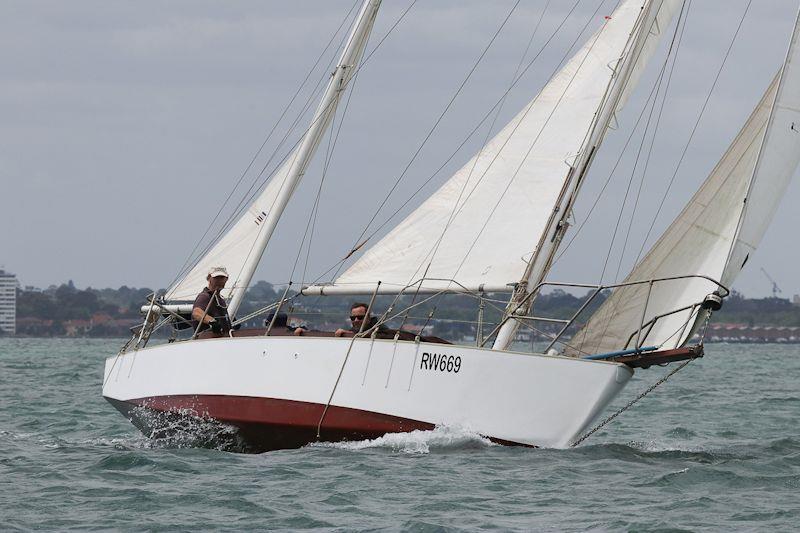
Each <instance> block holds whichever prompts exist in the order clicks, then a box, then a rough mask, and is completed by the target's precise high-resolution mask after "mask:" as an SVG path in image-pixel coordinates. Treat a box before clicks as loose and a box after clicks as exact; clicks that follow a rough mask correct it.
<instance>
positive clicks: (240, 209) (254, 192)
mask: <svg viewBox="0 0 800 533" xmlns="http://www.w3.org/2000/svg"><path fill="white" fill-rule="evenodd" d="M416 3H417V0H412V2H411V3H410V4H409V5H408V7H406V9H405V10H404V11H403V12H402V14H401V15H400V17H398V18H397V20H395V22H394V23H393V24H392V26H391V27H390V28H389V30H387V32H386V34H385V35H384V36H383V37H382V38H381V40H380V41H379V42H378V43H377V44H376V45H375V47H374V48H373V49H372V51H371V52H370V53H369V54H368V55H367V57H366V58H365V59H364V60H362V61H361V62H360V64H359V65H358V66H357V67H356V70H355V73H354V76H355V75H357V74H358V72H360V70H361V69H362V68H363V67H364V66H365V64H366V63H367V61H368V60H369V59H370V58H371V57H372V56H373V54H374V53H375V52H376V51H377V50H378V48H380V46H381V45H382V44H383V42H384V41H385V40H386V39H387V38H388V37H389V35H390V34H391V33H392V32H393V31H394V30H395V29H396V28H397V26H398V25H399V24H400V22H401V21H402V20H403V19H404V18H405V17H406V15H407V14H408V12H409V11H410V10H411V8H412V7H413V6H414V5H415V4H416ZM323 79H324V78H323ZM303 113H305V110H304V111H303ZM323 114H324V113H323ZM298 120H299V117H298V119H296V120H295V123H296V122H297V121H298ZM313 125H314V122H312V123H311V124H310V125H309V126H308V128H307V129H306V130H305V131H304V133H303V136H304V135H305V134H306V133H307V132H308V131H309V130H310V129H311V127H313ZM287 135H288V134H287ZM303 136H301V137H300V139H298V140H297V141H296V142H295V143H294V145H293V146H292V148H291V150H290V151H289V152H288V153H287V154H286V155H284V157H283V158H282V159H281V161H280V162H279V163H278V165H276V166H275V167H274V168H273V169H272V171H270V173H269V174H267V177H266V178H265V179H263V180H262V181H261V185H260V186H259V187H257V188H255V190H253V187H252V186H251V188H250V189H249V190H248V191H247V193H245V198H243V199H242V201H240V202H239V205H238V206H237V208H236V209H235V210H234V212H233V213H232V214H231V215H230V216H229V217H228V220H227V222H226V224H225V225H224V226H223V228H222V229H220V231H219V232H217V235H216V237H215V238H214V239H212V240H211V241H210V242H209V243H208V245H207V246H206V247H205V248H204V250H203V251H202V252H201V253H200V254H199V255H196V259H194V260H193V261H192V266H191V267H189V268H184V269H183V272H181V273H179V274H178V275H177V276H176V277H175V280H177V279H178V278H179V277H180V276H181V275H182V274H184V273H185V272H186V271H187V270H189V269H190V268H193V267H194V265H196V264H197V262H198V261H199V260H200V258H202V257H203V256H204V255H205V254H207V253H208V251H209V250H210V249H211V248H212V247H213V246H214V245H215V244H216V243H217V242H218V240H219V238H220V237H221V236H222V235H223V234H224V233H225V232H226V231H227V230H228V229H229V228H230V226H231V223H232V222H233V221H234V220H235V219H237V220H238V218H240V216H241V214H242V213H243V211H244V207H246V206H248V205H250V203H252V201H253V199H254V198H255V196H256V195H257V194H258V193H259V192H260V189H261V187H263V184H264V183H265V182H266V181H268V180H269V179H270V178H271V177H272V176H273V174H274V173H275V171H276V170H277V169H278V168H280V165H281V164H283V162H285V161H286V160H287V159H288V157H289V156H290V155H291V154H292V150H294V149H295V148H296V147H297V146H298V145H299V144H300V141H301V140H302V137H303ZM286 137H287V136H284V138H286ZM276 150H277V149H276ZM265 168H266V167H265ZM265 168H264V169H262V171H261V173H259V175H258V178H261V177H262V176H263V175H264V172H265ZM248 194H249V196H248ZM251 251H252V248H251ZM175 280H173V282H172V283H171V284H170V285H173V284H174V283H175Z"/></svg>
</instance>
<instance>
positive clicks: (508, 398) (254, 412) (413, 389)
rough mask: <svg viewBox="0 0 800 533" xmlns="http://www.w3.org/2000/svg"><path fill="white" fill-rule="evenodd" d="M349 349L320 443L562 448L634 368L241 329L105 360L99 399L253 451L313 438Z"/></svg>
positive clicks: (451, 347)
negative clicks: (440, 432) (391, 435)
mask: <svg viewBox="0 0 800 533" xmlns="http://www.w3.org/2000/svg"><path fill="white" fill-rule="evenodd" d="M351 342H352V349H350V346H351ZM348 349H350V354H349V357H348V358H347V362H346V364H345V365H344V370H343V371H342V374H341V379H340V380H339V383H338V385H337V386H336V388H335V392H334V394H333V398H332V401H331V402H330V405H331V407H330V409H328V412H327V413H326V415H325V419H324V420H323V423H322V429H321V439H322V440H340V439H346V438H367V437H374V436H378V435H380V434H383V433H386V432H389V431H410V430H414V429H420V428H428V427H433V426H434V425H439V424H443V425H450V426H458V427H463V428H465V429H469V430H472V431H475V432H477V433H480V434H482V435H484V436H487V437H490V438H492V439H495V440H498V441H501V442H507V443H515V444H524V445H531V446H542V447H566V446H569V444H570V443H571V442H572V441H574V440H575V439H576V438H578V437H579V436H580V435H581V434H582V433H583V432H584V431H586V429H587V428H588V426H589V425H590V424H591V422H592V421H593V420H594V419H595V417H596V416H597V414H598V413H599V412H600V411H601V410H602V409H603V408H604V407H605V406H606V405H607V404H608V403H609V402H610V401H611V400H612V399H613V398H614V397H615V396H616V395H617V394H618V393H619V392H620V391H621V390H622V388H623V387H624V386H625V384H626V383H627V382H628V380H629V379H630V378H631V376H632V375H633V370H632V369H630V368H628V367H627V366H625V365H623V364H619V363H611V362H603V361H586V360H580V359H572V358H564V357H551V356H545V355H536V354H533V355H532V354H524V353H515V352H498V351H493V350H488V349H481V348H475V347H466V346H456V345H445V344H429V343H414V342H407V341H405V342H404V341H400V342H395V341H392V340H371V339H356V340H355V341H352V339H348V338H311V337H305V338H302V337H242V338H222V339H208V340H197V341H189V342H180V343H174V344H164V345H159V346H154V347H150V348H146V349H143V350H138V351H132V352H129V353H126V354H123V355H121V356H118V357H110V358H108V359H107V361H106V367H105V379H104V386H103V395H104V396H105V397H106V398H107V399H108V400H109V401H111V402H112V403H113V404H114V405H115V406H117V407H118V408H120V410H122V411H123V412H125V413H127V414H129V412H128V411H127V410H126V408H125V406H128V407H132V406H144V407H146V408H149V409H150V410H156V411H180V412H182V413H184V414H185V413H186V412H187V411H188V412H189V413H190V414H193V415H198V416H206V417H211V418H217V419H220V420H222V421H224V422H228V423H231V424H233V425H235V426H240V428H242V429H243V430H246V432H248V434H249V435H250V437H249V438H250V439H255V440H260V441H262V442H260V443H256V444H255V445H254V447H253V449H258V450H265V449H271V448H280V447H287V446H293V445H302V444H304V443H307V442H311V441H313V440H314V439H315V438H316V429H317V424H318V423H319V419H320V418H321V416H322V411H323V410H324V407H325V405H326V404H327V403H328V399H329V398H330V396H331V393H332V392H333V391H334V386H335V384H336V380H337V377H338V376H339V372H340V369H342V365H343V362H344V361H345V357H346V356H347V352H348ZM426 354H427V355H426ZM434 361H436V363H435V365H434ZM134 422H136V420H134ZM137 425H139V427H142V428H143V429H144V427H143V426H146V427H147V428H148V429H153V428H151V427H150V426H148V425H147V424H143V423H138V424H137ZM255 430H257V431H255ZM292 430H298V431H299V432H295V433H292ZM282 432H283V433H286V432H289V433H292V436H291V438H290V437H287V438H281V435H282V434H283V433H282ZM273 434H274V435H273ZM286 435H288V433H286ZM286 435H284V436H286ZM273 436H276V437H277V438H276V439H275V440H274V442H272V443H271V437H273ZM246 440H247V439H246Z"/></svg>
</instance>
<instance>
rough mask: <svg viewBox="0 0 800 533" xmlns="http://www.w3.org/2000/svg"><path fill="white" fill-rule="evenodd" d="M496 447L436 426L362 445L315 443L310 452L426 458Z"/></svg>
mask: <svg viewBox="0 0 800 533" xmlns="http://www.w3.org/2000/svg"><path fill="white" fill-rule="evenodd" d="M490 446H495V444H494V443H492V442H491V441H490V440H489V439H487V438H486V437H483V436H481V435H480V434H478V433H475V432H474V431H471V430H469V429H466V428H463V427H458V426H436V427H435V428H434V429H430V430H415V431H409V432H407V433H387V434H386V435H384V436H382V437H378V438H375V439H368V440H360V441H343V442H315V443H313V444H309V446H308V447H311V448H336V449H340V450H349V451H359V450H369V449H383V450H389V451H393V452H400V453H408V454H427V453H431V452H438V451H453V450H468V449H481V448H488V447H490Z"/></svg>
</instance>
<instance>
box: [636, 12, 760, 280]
mask: <svg viewBox="0 0 800 533" xmlns="http://www.w3.org/2000/svg"><path fill="white" fill-rule="evenodd" d="M752 2H753V0H748V2H747V6H746V7H745V10H744V13H742V17H741V19H739V24H738V25H737V26H736V31H735V32H734V34H733V37H732V38H731V42H730V44H728V49H727V50H726V51H725V56H724V57H723V59H722V64H721V65H720V66H719V69H718V70H717V74H716V76H715V77H714V82H713V83H712V84H711V89H710V90H709V91H708V94H707V95H706V99H705V101H704V102H703V106H702V108H701V109H700V114H699V115H698V117H697V120H696V121H695V123H694V126H693V127H692V131H691V133H690V134H689V139H688V140H687V141H686V145H685V146H684V147H683V151H682V152H681V156H680V159H679V160H678V164H677V165H676V166H675V171H674V172H673V173H672V177H671V178H670V180H669V183H668V184H667V189H666V190H665V191H664V194H663V196H662V197H661V202H660V203H659V205H658V209H656V213H655V215H653V220H652V221H651V223H650V227H649V228H648V230H647V234H646V235H645V237H644V239H643V240H642V245H641V247H640V248H639V253H638V254H637V256H636V257H637V261H638V258H639V257H641V255H642V252H643V251H644V247H645V245H646V244H647V241H648V239H649V238H650V234H651V233H652V231H653V228H654V227H655V224H656V221H657V220H658V217H659V215H660V214H661V210H662V208H663V207H664V202H665V201H666V199H667V196H668V195H669V191H670V190H671V189H672V185H673V183H674V182H675V177H676V176H677V175H678V171H679V170H680V168H681V165H682V164H683V161H684V158H685V157H686V153H687V152H688V150H689V146H690V145H691V143H692V139H693V138H694V135H695V133H696V132H697V128H698V126H699V125H700V121H701V120H702V118H703V116H704V114H705V111H706V108H707V107H708V102H709V100H710V99H711V95H712V94H713V93H714V89H715V88H716V87H717V82H718V81H719V78H720V75H721V74H722V71H723V69H724V68H725V65H726V63H727V61H728V57H729V56H730V53H731V50H732V49H733V45H734V43H735V42H736V38H737V37H738V35H739V30H741V28H742V24H743V23H744V19H745V17H747V12H748V11H749V10H750V5H751V4H752ZM689 3H690V4H691V0H689ZM635 266H636V265H634V267H635Z"/></svg>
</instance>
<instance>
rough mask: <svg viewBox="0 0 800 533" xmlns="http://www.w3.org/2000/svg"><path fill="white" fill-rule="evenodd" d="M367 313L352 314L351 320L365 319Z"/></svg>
mask: <svg viewBox="0 0 800 533" xmlns="http://www.w3.org/2000/svg"><path fill="white" fill-rule="evenodd" d="M365 316H366V315H350V320H364V317H365Z"/></svg>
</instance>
